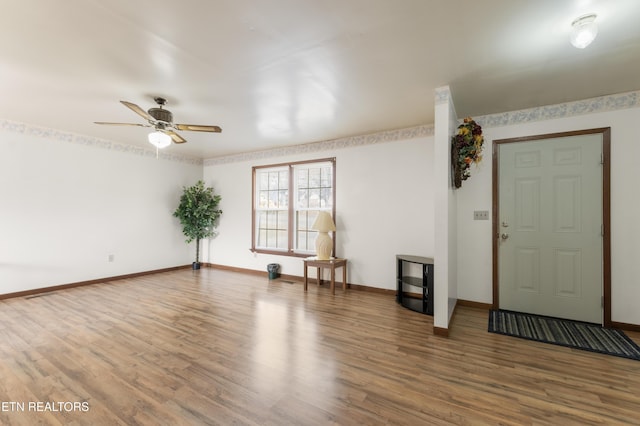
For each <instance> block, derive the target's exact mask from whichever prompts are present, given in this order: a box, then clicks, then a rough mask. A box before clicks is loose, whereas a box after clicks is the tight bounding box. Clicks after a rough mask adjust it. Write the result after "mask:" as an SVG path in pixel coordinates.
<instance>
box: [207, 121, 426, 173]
mask: <svg viewBox="0 0 640 426" xmlns="http://www.w3.org/2000/svg"><path fill="white" fill-rule="evenodd" d="M433 130H434V129H433V124H429V125H423V126H416V127H409V128H405V129H397V130H387V131H384V132H378V133H370V134H367V135H360V136H349V137H346V138H339V139H331V140H327V141H320V142H311V143H305V144H300V145H292V146H287V147H281V148H273V149H265V150H262V151H251V152H245V153H241V154H233V155H225V156H222V157H214V158H209V159H207V160H204V165H205V166H216V165H220V164H228V163H237V162H240V161H250V160H261V159H263V158H272V157H281V156H285V155H295V154H306V153H313V152H318V151H327V150H336V149H342V148H352V147H355V146H363V145H373V144H377V143H383V142H396V141H401V140H406V139H414V138H421V137H426V136H433Z"/></svg>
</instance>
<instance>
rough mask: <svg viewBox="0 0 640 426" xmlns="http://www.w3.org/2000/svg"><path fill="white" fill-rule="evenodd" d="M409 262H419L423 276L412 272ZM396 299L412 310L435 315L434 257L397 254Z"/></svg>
mask: <svg viewBox="0 0 640 426" xmlns="http://www.w3.org/2000/svg"><path fill="white" fill-rule="evenodd" d="M409 264H418V265H420V269H421V270H422V274H421V276H416V275H417V274H415V273H412V272H411V270H412V269H416V268H411V267H410V266H409ZM396 280H397V294H396V300H397V302H398V303H400V304H401V305H402V306H404V307H405V308H408V309H411V310H412V311H416V312H421V313H423V314H427V315H433V259H432V258H430V257H422V256H410V255H405V254H398V255H396Z"/></svg>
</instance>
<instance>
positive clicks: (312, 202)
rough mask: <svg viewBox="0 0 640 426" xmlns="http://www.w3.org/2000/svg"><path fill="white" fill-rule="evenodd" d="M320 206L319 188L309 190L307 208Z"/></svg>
mask: <svg viewBox="0 0 640 426" xmlns="http://www.w3.org/2000/svg"><path fill="white" fill-rule="evenodd" d="M319 207H320V189H310V190H309V208H312V209H317V208H319Z"/></svg>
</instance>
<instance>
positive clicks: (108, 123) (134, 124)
mask: <svg viewBox="0 0 640 426" xmlns="http://www.w3.org/2000/svg"><path fill="white" fill-rule="evenodd" d="M94 123H95V124H106V125H107V126H139V127H151V125H150V124H139V123H110V122H107V121H94Z"/></svg>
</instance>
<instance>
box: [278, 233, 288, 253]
mask: <svg viewBox="0 0 640 426" xmlns="http://www.w3.org/2000/svg"><path fill="white" fill-rule="evenodd" d="M277 237H278V241H277V243H276V247H277V248H279V249H286V248H288V246H289V238H288V233H287V231H286V230H285V231H278V232H277Z"/></svg>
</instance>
